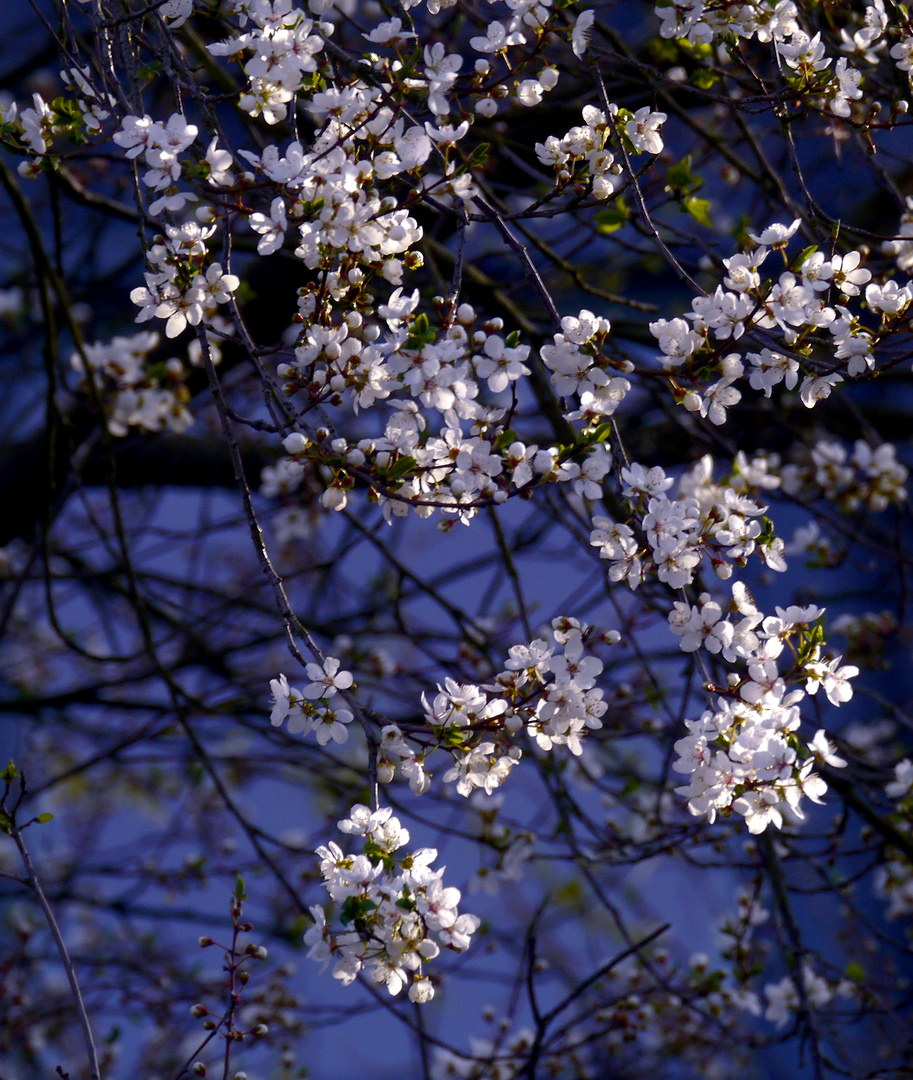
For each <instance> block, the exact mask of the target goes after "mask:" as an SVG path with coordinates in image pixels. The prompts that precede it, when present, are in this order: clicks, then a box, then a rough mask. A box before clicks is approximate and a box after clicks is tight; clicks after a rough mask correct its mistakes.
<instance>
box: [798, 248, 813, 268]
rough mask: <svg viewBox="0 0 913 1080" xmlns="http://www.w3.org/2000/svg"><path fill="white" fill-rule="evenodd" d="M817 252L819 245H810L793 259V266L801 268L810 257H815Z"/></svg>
mask: <svg viewBox="0 0 913 1080" xmlns="http://www.w3.org/2000/svg"><path fill="white" fill-rule="evenodd" d="M817 250H818V245H817V244H809V245H808V247H807V248H805V249H804V250H802V251H800V252H799V254H798V255H797V256H796V257H795V258H794V259H793V266H795V267H797V268H798V267H800V266H801V265H802V264H803V263H804V262H805V260H806V259H807V258H808V257H809V255H814V254H815V252H816V251H817Z"/></svg>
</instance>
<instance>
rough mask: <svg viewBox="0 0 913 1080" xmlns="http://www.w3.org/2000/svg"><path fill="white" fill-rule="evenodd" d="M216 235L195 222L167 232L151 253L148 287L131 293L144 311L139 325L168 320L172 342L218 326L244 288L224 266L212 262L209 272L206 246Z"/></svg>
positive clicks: (211, 227)
mask: <svg viewBox="0 0 913 1080" xmlns="http://www.w3.org/2000/svg"><path fill="white" fill-rule="evenodd" d="M214 232H215V228H214V227H213V226H211V225H208V226H200V225H198V224H197V223H196V222H195V221H188V222H185V223H184V224H183V225H180V226H175V225H167V226H166V227H165V235H164V236H160V237H159V238H158V240H157V242H156V243H155V244H153V246H152V247H151V248H150V249H149V251H148V252H147V254H146V259H147V261H148V263H149V266H150V269H149V270H147V271H146V272H145V274H144V277H145V279H146V285H145V287H140V288H136V289H134V290H133V291H132V292H131V293H130V299H131V300H132V301H133V303H134V304H136V306H137V307H138V308H139V309H140V312H139V314H138V315H137V317H136V321H137V322H140V323H142V322H148V321H149V319H153V318H156V319H164V320H165V336H166V337H169V338H173V337H177V336H178V335H179V334H181V333H183V331H184V330H186V329H187V327H188V326H199V325H200V324H201V323H202V322H203V320H204V319H206V320H207V322H208V323H209V325H210V326H211V325H212V319H213V316H214V315H215V314H216V312H217V309H218V307H219V305H222V304H228V303H229V302H230V301H231V298H232V293H234V292H235V290H236V289H237V288H238V286H239V285H240V284H241V281H240V278H238V277H237V276H236V275H234V274H229V273H226V272H225V271H224V270H223V269H222V265H221V263H217V262H214V263H210V264H209V265H208V266H205V269H204V264H205V259H206V255H207V248H206V241H207V240H209V239H210V238H211V236H212V235H213V233H214Z"/></svg>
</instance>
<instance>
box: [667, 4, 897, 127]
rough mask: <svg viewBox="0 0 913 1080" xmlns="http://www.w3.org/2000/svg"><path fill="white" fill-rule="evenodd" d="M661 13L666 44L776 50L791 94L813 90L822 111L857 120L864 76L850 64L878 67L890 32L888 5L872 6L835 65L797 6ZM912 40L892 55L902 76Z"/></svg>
mask: <svg viewBox="0 0 913 1080" xmlns="http://www.w3.org/2000/svg"><path fill="white" fill-rule="evenodd" d="M655 10H656V15H657V17H658V18H659V20H660V28H659V33H660V36H661V37H664V38H685V39H687V40H688V42H690V44H691V45H692V46H695V47H701V46H704V47H706V46H709V45H711V44H716V43H718V42H721V41H723V40H725V39H726V38H730V39H731V37H734V38H736V39H741V40H744V41H749V40H752V39H754V40H756V41H758V42H761V43H762V44H772V45H773V47H774V50H775V52H776V58H777V62H778V64H779V65H780V70H781V74H782V77H783V78H784V80H785V81H787V82H788V83H789V84H790V86H791V88H792V89H793V90H794V91H797V90H807V91H808V94H809V97H810V98H811V100H812V102H813V103H814V104H815V105H816V106H817V107H818V108H819V109H821V110H824V111H828V112H830V113H831V114H832V115H834V116H838V117H843V118H847V117H850V116H851V115H852V113H853V106H852V104H851V103H852V102H857V101H859V100H860V99H861V98H862V96H863V91H862V87H861V82H862V73H861V72H860V71H859V70H858V69H857V68H855V67H853V66H851V65H850V62H849V58H853V59H854V60H855V62H856V63H858V64H867V65H870V66H871V65H876V64H877V63H878V61H879V53H880V52H881V51H882V50H883V49H884V47H885V42H884V36H885V34H886V32H887V30H888V16H887V13H886V11H885V5H884V0H868V3H867V4H866V7H865V12H864V16H863V21H862V24H861V25H859V26H858V27H856V28H853V27H852V25H851V26H849V27H844V28H842V29H841V31H840V37H841V43H840V46H839V48H840V50H841V51H842V52H843V53H844V55H843V56H841V57H839V58H838V59H837V61H836V63H834V58H833V57H832V56H828V55H827V48H826V43H825V42H824V41H822V38H821V33H820V32H819V33H816V34H814V35H810V34H808V33H807V32H806V30H805V29H804V28H803V27H802V24H801V21H800V5H798V4H796V3H793V0H749V2H748V3H744V2H742V0H723V2H722V3H711V2H710V0H672V2H671V3H669V4H665V5H663V6H657V7H656V9H655ZM895 32H896V31H895ZM908 40H909V39H907V38H905V39H903V40H902V41H900V42H898V43H897V44H896V45H894V46H893V47H892V49H891V52H890V55H891V57H892V58H893V59H895V60H897V61H898V67H900V68H901V69H902V70H909V56H910V50H909V48H908V47H907V46H906V44H905V43H906V41H908ZM905 63H906V64H907V67H906V68H903V65H904V64H905ZM832 64H833V67H832V66H831V65H832Z"/></svg>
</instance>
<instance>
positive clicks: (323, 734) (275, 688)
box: [269, 656, 354, 746]
mask: <svg viewBox="0 0 913 1080" xmlns="http://www.w3.org/2000/svg"><path fill="white" fill-rule="evenodd" d="M340 669H341V663H340V661H339V660H338V659H337V658H336V657H335V656H327V657H325V658H324V660H323V661H322V663H320V664H316V663H312V664H308V665H307V667H306V668H305V673H306V674H307V677H308V679H310V682H309V683H308V684H307V685H306V686H305V688H304V689H303V690H298V689H296V688H295V687H293V686H290V685H289V681H288V679H287V678H286V677H285V675H280V676H279V678H278V679H271V680H270V684H269V685H270V690H271V691H272V694H273V708H272V712H271V713H270V723H271V724H272V725H273V727H280V726H281V725H282V724H283V723H286V724H287V725H288V730H289V732H290V733H291V734H292V735H302V736H307V735H309V734H310V733H311V732H313V733H314V737H315V738H316V739H317V742H318V743H319V745H320V746H326V744H327V743H328V742H331V741H332V742H334V743H339V744H342V743H344V742H346V740H347V739H348V737H349V733H348V731H347V730H346V725H348V724H351V723H352V720H353V719H354V715H353V713H352V712H351V711H350V710H349V709H346V708H341V707H340V706H339V705H338V703H337V702H334V701H333V698H334V697H335V696H336V694H337V693H338V692H339V691H340V690H342V691H347V690H350V689H351V687H352V685H353V682H354V679H353V677H352V673H351V672H350V671H345V670H340Z"/></svg>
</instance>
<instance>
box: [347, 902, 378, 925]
mask: <svg viewBox="0 0 913 1080" xmlns="http://www.w3.org/2000/svg"><path fill="white" fill-rule="evenodd" d="M376 907H377V904H375V903H374V901H373V900H369V899H368V898H367V897H366V896H349V897H347V898H346V902H345V903H344V904H343V905H342V908H341V909H340V911H339V921H340V922H341V923H342V925H343V926H348V925H349V924H350V923H353V922H362V921H364V919H365V918H366V917H367V916H368V915H370V914H371V912H372V911H374V909H375V908H376Z"/></svg>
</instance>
